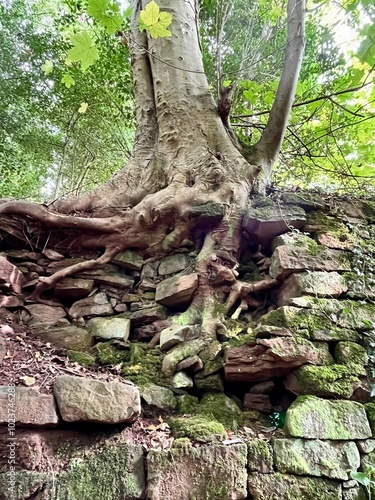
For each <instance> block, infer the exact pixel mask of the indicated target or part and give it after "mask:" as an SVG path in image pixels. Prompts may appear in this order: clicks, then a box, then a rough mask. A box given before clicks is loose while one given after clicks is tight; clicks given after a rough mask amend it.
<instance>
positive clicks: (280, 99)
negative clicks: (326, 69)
mask: <svg viewBox="0 0 375 500" xmlns="http://www.w3.org/2000/svg"><path fill="white" fill-rule="evenodd" d="M287 24H288V37H287V46H286V50H285V56H284V64H283V71H282V75H281V79H280V82H279V86H278V88H277V92H276V98H275V101H274V103H273V106H272V109H271V111H270V115H269V118H268V122H267V125H266V128H265V130H264V132H263V134H262V136H261V139H260V141H259V142H258V143H257V144H256V150H257V153H258V155H260V157H262V158H264V159H265V161H266V164H265V165H262V167H263V173H264V174H265V179H266V182H267V179H268V178H269V176H270V173H271V170H272V166H273V164H274V162H275V160H276V158H277V156H278V154H279V151H280V148H281V144H282V141H283V138H284V134H285V131H286V127H287V124H288V119H289V115H290V111H291V109H292V104H293V99H294V95H295V91H296V87H297V82H298V77H299V73H300V68H301V63H302V56H303V51H304V47H305V38H304V33H305V0H289V1H288V22H287Z"/></svg>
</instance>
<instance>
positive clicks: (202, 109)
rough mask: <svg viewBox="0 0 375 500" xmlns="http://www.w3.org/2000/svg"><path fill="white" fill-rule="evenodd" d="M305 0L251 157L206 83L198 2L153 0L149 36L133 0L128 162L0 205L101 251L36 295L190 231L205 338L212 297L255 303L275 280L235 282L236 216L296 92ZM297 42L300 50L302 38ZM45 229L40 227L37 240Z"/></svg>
mask: <svg viewBox="0 0 375 500" xmlns="http://www.w3.org/2000/svg"><path fill="white" fill-rule="evenodd" d="M302 1H303V0H290V4H291V6H290V7H289V11H290V13H289V15H290V16H291V18H290V19H291V20H290V25H291V26H292V28H293V29H292V31H291V32H290V34H289V38H288V49H287V54H286V59H288V58H290V59H291V61H292V62H291V64H295V66H294V68H295V69H294V73H293V77H292V78H287V75H288V74H289V72H290V67H289V69H285V74H284V73H283V78H282V83H280V87H279V90H278V94H277V98H276V102H275V105H274V108H273V110H272V111H271V116H270V120H269V124H268V125H267V127H268V128H267V130H268V132H267V134H266V135H264V137H262V139H261V141H260V142H259V144H258V145H257V161H256V162H255V163H249V162H248V161H247V160H246V159H245V158H244V157H243V156H242V154H241V153H240V151H239V150H238V149H237V147H236V146H235V144H234V143H233V141H232V140H231V138H230V137H229V135H228V131H227V130H226V128H225V126H224V124H223V122H222V120H221V118H220V116H219V113H218V108H217V105H216V103H215V102H214V100H213V97H212V95H211V92H210V88H209V84H208V82H207V79H206V76H205V73H204V69H203V64H202V56H201V52H200V44H199V34H198V27H197V15H198V11H197V5H196V2H194V1H191V2H186V1H184V2H180V1H178V0H158V5H159V7H160V9H161V10H162V11H167V12H170V13H171V14H172V19H173V21H172V25H171V32H172V36H171V37H168V38H158V39H152V38H151V37H150V35H149V34H147V33H145V32H143V33H141V32H140V31H139V24H138V17H139V13H140V11H141V10H142V9H144V7H145V5H146V4H147V3H148V2H147V1H146V0H133V2H132V7H133V17H132V34H131V41H130V48H131V61H132V69H133V81H134V95H135V102H136V118H137V130H136V136H135V144H134V149H133V153H132V155H131V158H130V161H129V163H128V164H127V165H126V166H125V167H124V168H123V169H122V170H121V171H120V172H119V173H118V174H117V175H116V176H115V177H114V178H113V179H111V180H110V181H109V182H107V183H106V184H104V185H102V186H99V187H98V188H97V189H95V190H94V191H91V192H89V193H87V194H86V195H84V196H82V197H79V198H68V199H66V200H60V201H58V202H56V203H55V204H54V205H52V206H50V207H48V208H47V207H44V206H40V205H35V204H32V203H27V202H6V203H3V204H2V205H0V214H12V215H13V216H22V217H31V218H32V219H33V220H34V221H37V222H38V224H39V225H40V227H41V228H44V229H46V230H50V229H52V228H58V229H59V230H63V235H61V238H60V240H61V241H60V248H61V247H62V248H66V249H68V248H82V247H86V248H87V247H88V248H98V249H101V250H102V255H101V257H99V258H98V259H93V260H90V261H87V262H83V263H81V264H78V265H74V266H71V267H69V268H66V269H64V271H63V272H58V273H55V274H54V275H52V276H49V277H48V278H44V279H43V278H42V279H40V282H39V284H38V285H37V287H36V289H35V293H34V295H33V298H34V300H39V301H43V300H45V299H43V295H42V294H43V292H44V291H45V290H46V289H48V288H52V287H53V286H54V285H55V284H56V282H57V281H58V280H59V279H61V278H62V277H66V276H71V275H73V274H76V273H79V272H80V271H82V270H86V269H88V268H90V267H95V266H102V265H103V264H105V263H106V262H108V261H109V260H110V259H111V258H112V257H113V256H114V255H115V254H116V253H118V252H120V251H122V250H124V249H126V248H133V249H138V250H139V251H140V252H141V253H142V254H143V256H144V257H150V256H156V255H158V256H162V255H166V254H168V253H171V252H173V251H174V250H176V249H178V248H180V247H181V246H189V245H190V246H192V244H193V242H194V243H195V244H196V246H197V247H198V249H199V250H200V253H199V255H198V258H197V262H196V272H197V274H198V278H199V286H198V289H197V291H196V293H195V296H194V299H193V302H192V304H191V306H190V309H189V315H190V316H189V317H190V320H191V318H195V319H194V321H199V323H200V324H201V330H202V339H204V343H205V342H206V341H207V342H208V341H212V339H213V338H214V337H215V333H216V329H217V327H218V325H220V322H221V317H220V314H217V313H216V312H215V311H216V309H217V308H216V305H217V304H218V303H225V304H226V305H225V309H226V310H227V311H229V310H230V309H231V308H232V307H234V306H235V305H236V303H237V304H238V306H237V310H238V311H240V310H242V309H246V308H247V307H248V304H250V303H251V300H250V299H249V297H248V294H249V293H256V292H258V291H259V290H264V289H267V288H269V287H271V286H273V285H274V284H275V282H274V280H270V279H267V278H265V279H264V280H262V281H261V282H260V283H258V284H255V285H251V286H249V284H248V283H241V282H239V281H238V279H237V276H238V273H237V271H236V268H237V265H238V257H239V252H240V250H241V242H242V217H243V214H244V212H245V210H246V208H247V206H248V203H249V196H250V193H251V191H252V188H253V185H254V181H255V180H256V178H257V176H258V174H259V172H260V169H261V168H260V167H262V168H268V170H267V175H268V174H269V169H270V166H271V164H272V162H273V161H274V159H275V157H276V155H277V152H278V148H279V144H280V143H281V140H282V136H283V133H284V130H285V126H286V123H285V120H286V119H287V116H288V114H289V111H288V110H287V108H288V106H289V109H290V105H291V102H292V99H293V96H292V93H293V91H294V89H295V85H296V78H297V73H298V67H297V66H298V65H297V64H296V55H295V54H294V48H293V44H294V42H295V39H296V37H299V38H298V39H300V38H301V37H303V25H300V24H298V23H299V21H298V19H299V16H301V15H302V14H301V13H302V11H301V9H302V7H301V6H302ZM295 53H296V54H297V53H298V54H299V55H298V57H299V58H300V57H301V51H300V49H298V50H296V52H295ZM288 54H289V55H288ZM298 57H297V58H298ZM288 60H289V59H288ZM288 92H290V93H291V94H290V95H287V93H288ZM281 110H283V111H281ZM283 127H284V128H283ZM266 136H267V137H266ZM209 207H211V208H212V207H214V208H215V210H214V212H215V216H214V217H211V218H210V217H208V219H207V216H206V215H203V216H202V214H204V212H205V210H206V212H207V208H209ZM88 214H90V217H87V216H88ZM62 236H63V237H62ZM53 238H54V239H53V241H54V242H56V236H54V237H53ZM45 241H46V240H43V238H40V241H39V244H40V245H43V244H45ZM62 241H64V244H62V243H61V242H62ZM61 245H62V246H61ZM64 245H65V247H64ZM238 311H237V314H239V312H238ZM202 345H203V344H202Z"/></svg>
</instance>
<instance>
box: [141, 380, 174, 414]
mask: <svg viewBox="0 0 375 500" xmlns="http://www.w3.org/2000/svg"><path fill="white" fill-rule="evenodd" d="M141 396H142V398H143V399H144V400H145V401H146V403H147V404H148V405H150V406H155V407H156V408H160V409H161V410H173V409H175V408H176V406H177V399H176V397H175V395H174V393H173V391H171V389H168V388H167V387H161V386H160V385H150V386H148V387H146V388H145V389H143V390H142V392H141Z"/></svg>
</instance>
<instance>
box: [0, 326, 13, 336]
mask: <svg viewBox="0 0 375 500" xmlns="http://www.w3.org/2000/svg"><path fill="white" fill-rule="evenodd" d="M0 330H1V333H2V334H3V335H8V334H11V333H14V330H13V328H12V327H11V326H9V325H1V326H0Z"/></svg>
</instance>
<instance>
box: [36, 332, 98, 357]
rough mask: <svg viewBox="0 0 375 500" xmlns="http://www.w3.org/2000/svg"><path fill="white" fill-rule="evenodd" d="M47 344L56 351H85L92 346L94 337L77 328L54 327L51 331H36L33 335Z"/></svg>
mask: <svg viewBox="0 0 375 500" xmlns="http://www.w3.org/2000/svg"><path fill="white" fill-rule="evenodd" d="M33 335H35V336H36V337H38V338H40V339H41V340H43V342H45V343H47V342H49V343H50V344H51V346H52V347H55V348H57V349H72V350H73V351H85V350H86V349H89V348H90V347H92V346H93V345H94V343H95V342H94V337H93V336H92V334H91V333H90V332H88V331H87V330H85V329H84V328H79V327H77V326H64V327H54V328H51V329H44V328H43V329H41V328H40V329H38V330H37V331H35V333H34V334H33Z"/></svg>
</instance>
